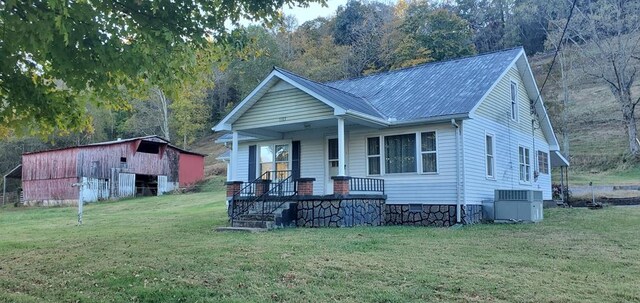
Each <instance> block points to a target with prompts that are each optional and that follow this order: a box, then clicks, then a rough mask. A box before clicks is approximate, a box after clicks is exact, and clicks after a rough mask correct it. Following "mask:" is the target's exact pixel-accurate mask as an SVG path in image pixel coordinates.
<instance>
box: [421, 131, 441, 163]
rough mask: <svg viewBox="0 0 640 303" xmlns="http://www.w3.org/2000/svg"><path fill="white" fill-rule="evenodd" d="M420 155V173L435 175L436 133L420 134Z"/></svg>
mask: <svg viewBox="0 0 640 303" xmlns="http://www.w3.org/2000/svg"><path fill="white" fill-rule="evenodd" d="M420 136H421V138H420V139H421V141H420V142H421V144H420V145H421V147H420V153H421V154H422V172H423V173H435V172H437V171H438V161H437V147H436V132H427V133H422V134H420Z"/></svg>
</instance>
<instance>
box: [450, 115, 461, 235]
mask: <svg viewBox="0 0 640 303" xmlns="http://www.w3.org/2000/svg"><path fill="white" fill-rule="evenodd" d="M451 127H453V128H455V132H456V223H458V224H459V223H460V222H461V221H462V220H461V219H462V218H461V214H460V212H461V209H460V203H461V200H462V199H461V196H460V194H461V193H460V125H458V123H456V120H455V119H451Z"/></svg>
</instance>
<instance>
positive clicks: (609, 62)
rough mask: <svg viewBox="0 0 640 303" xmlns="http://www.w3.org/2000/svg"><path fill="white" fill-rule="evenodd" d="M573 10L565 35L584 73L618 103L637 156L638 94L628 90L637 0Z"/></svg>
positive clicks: (637, 33)
mask: <svg viewBox="0 0 640 303" xmlns="http://www.w3.org/2000/svg"><path fill="white" fill-rule="evenodd" d="M576 11H577V12H576V13H574V19H573V20H572V21H571V23H570V26H569V28H568V33H567V36H568V37H569V40H570V41H571V42H572V46H573V47H575V48H577V49H578V50H579V51H577V52H576V53H577V54H578V56H579V57H580V58H581V59H582V60H583V62H582V66H583V69H584V72H585V73H586V74H587V75H589V76H591V77H593V78H594V79H597V80H600V81H602V82H604V83H606V84H607V86H608V87H609V90H610V91H611V93H612V94H613V96H614V97H615V99H616V101H617V102H618V104H619V105H620V109H621V112H622V121H623V124H624V128H625V131H626V133H627V137H628V144H629V153H630V154H631V155H632V156H633V157H635V158H640V144H639V143H638V131H637V122H636V116H635V110H636V106H637V105H638V103H640V96H637V95H634V92H633V91H632V90H631V87H632V86H633V84H634V83H635V81H636V77H637V76H638V65H639V63H640V3H639V2H638V1H626V0H599V1H593V2H589V3H587V4H586V5H585V6H584V8H583V9H580V8H576Z"/></svg>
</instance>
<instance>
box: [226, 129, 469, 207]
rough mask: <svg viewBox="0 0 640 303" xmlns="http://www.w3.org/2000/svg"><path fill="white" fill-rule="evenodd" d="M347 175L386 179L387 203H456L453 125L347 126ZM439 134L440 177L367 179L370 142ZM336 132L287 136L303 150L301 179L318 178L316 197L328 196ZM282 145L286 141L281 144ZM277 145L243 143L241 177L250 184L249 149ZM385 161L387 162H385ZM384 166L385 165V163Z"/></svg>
mask: <svg viewBox="0 0 640 303" xmlns="http://www.w3.org/2000/svg"><path fill="white" fill-rule="evenodd" d="M346 131H347V134H346V138H347V146H346V152H347V174H348V175H349V176H353V177H370V178H383V179H385V191H386V194H387V203H430V204H455V203H456V171H455V170H456V158H455V132H454V130H453V128H452V127H451V125H449V124H440V125H425V126H421V127H405V128H392V129H385V130H378V129H371V128H362V127H358V128H355V127H352V128H351V129H350V127H349V126H347V129H346ZM428 131H436V133H437V149H438V155H437V159H438V173H437V174H421V173H406V174H386V175H383V176H367V172H366V138H368V137H371V136H380V135H382V136H385V135H399V134H416V133H419V132H428ZM336 134H337V130H336V129H335V128H326V129H313V130H308V131H300V132H290V133H285V134H284V138H285V139H283V141H287V142H290V141H294V140H299V141H300V146H301V157H300V158H301V163H300V169H301V174H300V176H301V177H305V178H316V181H315V182H314V185H313V186H314V194H315V195H323V194H325V193H326V191H325V190H326V188H325V186H327V184H330V183H329V182H328V181H329V180H328V179H327V175H328V171H327V167H326V166H327V160H326V141H327V138H331V137H335V136H336ZM279 142H282V141H279ZM271 143H273V141H261V142H253V143H243V144H241V145H240V150H239V151H238V154H239V158H240V159H239V161H238V169H239V172H238V177H239V178H240V180H242V181H246V178H247V169H248V146H249V145H251V144H256V145H260V144H271ZM382 161H384V160H382ZM381 165H384V162H382V163H381Z"/></svg>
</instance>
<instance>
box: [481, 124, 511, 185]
mask: <svg viewBox="0 0 640 303" xmlns="http://www.w3.org/2000/svg"><path fill="white" fill-rule="evenodd" d="M487 137H491V155H489V154H488V153H487ZM518 152H519V150H518ZM484 153H485V157H484V162H485V163H484V172H485V176H486V178H487V179H489V180H495V179H496V136H495V135H494V134H492V133H489V132H485V133H484ZM489 156H491V159H492V160H493V161H492V162H491V171H492V172H493V175H489V163H488V162H487V159H488V158H489Z"/></svg>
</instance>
